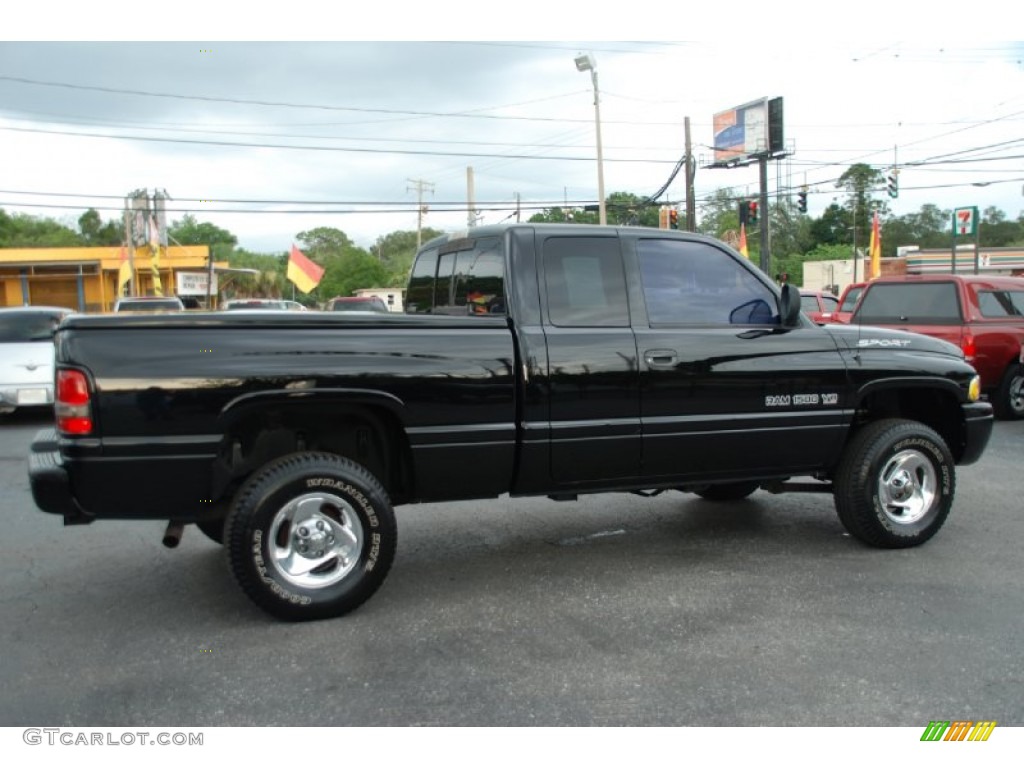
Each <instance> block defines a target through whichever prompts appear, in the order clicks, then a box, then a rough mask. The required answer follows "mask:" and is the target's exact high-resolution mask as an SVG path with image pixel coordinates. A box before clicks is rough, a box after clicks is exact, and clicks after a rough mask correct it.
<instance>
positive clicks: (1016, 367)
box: [992, 363, 1024, 419]
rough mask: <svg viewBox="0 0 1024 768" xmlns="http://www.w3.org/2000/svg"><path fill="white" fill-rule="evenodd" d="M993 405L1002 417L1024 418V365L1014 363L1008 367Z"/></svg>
mask: <svg viewBox="0 0 1024 768" xmlns="http://www.w3.org/2000/svg"><path fill="white" fill-rule="evenodd" d="M992 407H993V409H994V410H995V412H996V416H998V417H999V418H1000V419H1024V366H1022V365H1020V364H1019V363H1014V364H1013V365H1011V366H1010V367H1009V368H1007V369H1006V373H1004V374H1003V380H1002V381H1001V382H999V389H998V390H996V393H995V402H994V403H992Z"/></svg>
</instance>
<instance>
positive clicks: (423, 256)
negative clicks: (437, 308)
mask: <svg viewBox="0 0 1024 768" xmlns="http://www.w3.org/2000/svg"><path fill="white" fill-rule="evenodd" d="M436 274H437V249H436V248H432V249H430V250H429V251H423V252H422V253H420V255H419V256H417V257H416V263H415V264H413V267H412V274H411V275H410V276H409V288H408V290H407V291H406V295H405V311H406V312H408V313H410V314H423V313H426V312H430V311H431V310H432V309H433V308H434V277H435V275H436Z"/></svg>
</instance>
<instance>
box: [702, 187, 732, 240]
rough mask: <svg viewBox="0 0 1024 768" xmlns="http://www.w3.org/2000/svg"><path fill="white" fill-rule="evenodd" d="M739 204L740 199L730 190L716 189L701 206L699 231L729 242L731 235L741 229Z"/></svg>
mask: <svg viewBox="0 0 1024 768" xmlns="http://www.w3.org/2000/svg"><path fill="white" fill-rule="evenodd" d="M739 204H740V201H739V199H738V198H737V197H736V196H735V195H734V194H733V193H732V192H730V191H729V190H728V189H716V190H715V191H714V192H713V193H712V195H711V198H710V199H709V200H707V201H706V202H705V203H704V204H703V205H701V210H700V217H699V218H700V221H699V222H698V224H697V231H698V232H700V233H701V234H704V235H709V236H711V237H717V238H719V239H721V240H728V237H727V236H728V234H729V233H731V232H739V229H740V215H739Z"/></svg>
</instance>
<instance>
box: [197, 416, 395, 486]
mask: <svg viewBox="0 0 1024 768" xmlns="http://www.w3.org/2000/svg"><path fill="white" fill-rule="evenodd" d="M299 451H323V452H326V453H333V454H335V455H338V456H344V457H346V458H348V459H351V460H352V461H354V462H356V463H357V464H360V465H362V466H363V467H365V468H366V469H367V470H368V471H369V472H370V473H371V474H373V475H374V477H376V478H377V479H378V480H379V481H380V483H381V485H383V486H384V488H385V490H387V492H388V495H389V496H390V497H391V501H392V503H394V504H400V503H402V502H403V501H404V500H406V499H408V498H410V497H411V493H412V460H411V455H412V454H411V449H410V447H409V441H408V438H407V437H406V434H405V431H404V430H403V428H402V425H401V423H400V422H399V421H398V419H397V417H395V416H394V414H392V413H391V412H389V411H387V410H386V409H384V408H379V407H374V406H358V405H351V404H343V405H337V404H324V403H322V402H321V403H310V404H308V405H307V404H302V405H295V404H288V405H281V406H275V405H264V406H262V407H261V408H259V409H258V410H255V411H251V412H249V413H248V414H246V415H245V416H243V417H242V418H240V419H239V420H237V421H235V422H234V423H232V424H231V425H230V427H229V428H228V431H227V432H226V433H225V435H224V439H223V440H222V441H221V444H220V449H219V451H218V456H217V462H216V464H217V471H216V472H215V473H214V495H215V497H216V498H219V499H222V500H225V499H230V497H231V496H232V495H234V492H235V490H236V489H237V488H238V487H239V486H240V485H241V484H242V482H243V481H244V480H245V478H246V477H248V476H249V475H250V474H251V473H252V472H254V471H255V470H257V469H258V468H259V467H262V466H263V465H264V464H266V463H267V462H269V461H272V460H273V459H276V458H278V457H280V456H284V455H286V454H289V453H296V452H299Z"/></svg>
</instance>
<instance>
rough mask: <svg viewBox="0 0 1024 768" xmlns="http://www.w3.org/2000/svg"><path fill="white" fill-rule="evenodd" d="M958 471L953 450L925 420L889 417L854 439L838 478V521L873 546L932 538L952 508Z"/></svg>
mask: <svg viewBox="0 0 1024 768" xmlns="http://www.w3.org/2000/svg"><path fill="white" fill-rule="evenodd" d="M955 489H956V472H955V468H954V464H953V457H952V456H951V455H950V452H949V448H948V447H947V446H946V444H945V442H944V441H943V440H942V438H941V437H939V435H938V434H937V433H936V432H935V431H934V430H932V429H931V428H929V427H927V426H925V425H924V424H919V423H917V422H914V421H906V420H902V419H885V420H882V421H877V422H873V423H871V424H868V425H866V426H864V427H863V428H862V429H861V430H860V432H858V433H857V434H856V435H855V436H854V438H853V439H852V440H851V442H850V444H849V445H848V446H847V448H846V452H845V453H844V454H843V457H842V459H841V461H840V464H839V470H838V472H837V473H836V476H835V502H836V511H837V512H838V514H839V520H840V521H841V522H842V524H843V526H844V527H845V528H846V530H847V531H849V532H850V534H851V535H853V536H855V537H857V538H858V539H860V540H861V541H863V542H865V543H867V544H870V545H872V546H875V547H883V548H887V549H897V548H901V547H913V546H916V545H918V544H923V543H924V542H926V541H928V539H930V538H931V537H932V536H934V535H935V533H936V532H937V531H938V530H939V528H941V527H942V524H943V523H944V522H945V521H946V517H947V516H948V515H949V511H950V509H951V508H952V506H953V494H954V492H955Z"/></svg>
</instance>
